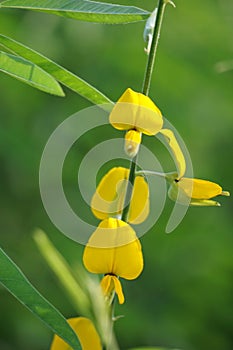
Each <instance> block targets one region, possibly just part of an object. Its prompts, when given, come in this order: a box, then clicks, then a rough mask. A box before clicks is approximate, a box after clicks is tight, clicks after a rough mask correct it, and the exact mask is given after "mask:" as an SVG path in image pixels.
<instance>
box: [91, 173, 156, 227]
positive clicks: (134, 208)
mask: <svg viewBox="0 0 233 350" xmlns="http://www.w3.org/2000/svg"><path fill="white" fill-rule="evenodd" d="M128 178H129V169H126V168H123V167H115V168H113V169H111V170H110V171H109V172H108V173H107V174H106V175H105V176H104V177H103V178H102V179H101V181H100V183H99V185H98V186H97V189H96V192H95V194H94V196H93V197H92V200H91V209H92V212H93V214H94V215H95V216H96V217H97V218H98V219H100V220H104V219H106V218H108V217H112V216H117V215H120V214H121V213H122V211H123V209H124V199H125V194H126V188H127V182H128ZM148 214H149V187H148V184H147V182H146V180H145V178H144V177H143V176H136V178H135V181H134V186H133V190H132V198H131V202H130V207H129V214H128V220H127V221H128V222H129V223H132V224H140V223H142V222H143V221H145V220H146V218H147V216H148Z"/></svg>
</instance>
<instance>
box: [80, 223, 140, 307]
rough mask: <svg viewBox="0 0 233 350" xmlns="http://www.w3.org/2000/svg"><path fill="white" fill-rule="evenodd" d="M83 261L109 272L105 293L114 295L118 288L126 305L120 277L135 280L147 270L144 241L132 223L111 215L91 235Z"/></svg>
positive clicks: (91, 267) (88, 266)
mask: <svg viewBox="0 0 233 350" xmlns="http://www.w3.org/2000/svg"><path fill="white" fill-rule="evenodd" d="M83 263H84V266H85V267H86V269H87V270H88V271H90V272H92V273H98V274H104V275H105V276H104V277H103V279H102V282H101V285H102V288H103V292H104V295H105V296H106V297H107V298H110V297H111V294H112V293H113V292H114V291H115V292H116V294H117V296H118V299H119V303H120V304H122V303H123V302H124V295H123V292H122V287H121V283H120V280H119V279H118V277H122V278H125V279H127V280H133V279H135V278H137V277H138V276H139V275H140V273H141V272H142V270H143V256H142V250H141V244H140V242H139V240H138V239H137V236H136V234H135V232H134V230H133V229H132V227H130V225H128V224H127V223H126V222H124V221H122V220H119V219H114V218H108V219H105V220H103V221H102V222H101V223H100V224H99V226H98V227H97V229H96V230H95V232H94V233H93V234H92V236H91V237H90V239H89V241H88V243H87V245H86V247H85V249H84V254H83Z"/></svg>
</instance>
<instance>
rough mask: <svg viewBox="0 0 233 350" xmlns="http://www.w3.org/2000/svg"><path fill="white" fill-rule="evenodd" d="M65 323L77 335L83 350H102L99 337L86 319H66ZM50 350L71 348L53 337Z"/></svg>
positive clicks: (69, 349)
mask: <svg viewBox="0 0 233 350" xmlns="http://www.w3.org/2000/svg"><path fill="white" fill-rule="evenodd" d="M67 322H68V323H69V324H70V326H71V327H72V328H73V330H74V331H75V333H76V334H77V336H78V338H79V341H80V343H81V346H82V349H83V350H92V349H95V350H102V346H101V342H100V337H99V335H98V333H97V331H96V329H95V327H94V325H93V323H92V322H91V321H90V320H89V319H88V318H85V317H75V318H70V319H68V320H67ZM50 350H72V348H71V347H70V346H69V345H68V344H67V343H65V342H64V340H62V339H61V338H60V337H58V336H57V335H55V336H54V338H53V342H52V344H51V347H50Z"/></svg>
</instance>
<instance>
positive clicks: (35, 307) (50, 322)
mask: <svg viewBox="0 0 233 350" xmlns="http://www.w3.org/2000/svg"><path fill="white" fill-rule="evenodd" d="M0 283H1V284H2V285H3V286H4V287H5V288H6V289H8V291H9V292H10V293H11V294H13V295H14V296H15V297H16V298H17V299H18V300H19V301H20V302H21V303H22V304H23V305H24V306H25V307H27V308H28V309H29V310H30V311H31V312H32V313H34V314H35V315H36V316H37V317H38V318H40V319H41V320H42V321H43V322H44V323H45V324H46V326H47V327H49V328H51V329H52V331H53V332H54V333H56V334H57V335H59V336H60V337H61V338H62V339H63V340H64V341H66V342H67V343H68V344H69V345H70V346H72V348H73V349H75V350H81V346H80V343H79V341H78V338H77V336H76V334H75V333H74V331H73V330H72V328H70V326H69V324H68V323H67V322H66V319H65V318H64V317H63V316H62V314H61V313H60V312H59V311H58V310H57V309H56V308H55V307H54V306H53V305H52V304H50V303H49V302H48V301H47V300H46V299H45V298H44V297H43V296H42V295H41V294H40V293H39V292H38V291H37V290H36V289H35V288H34V287H33V286H32V285H31V283H30V282H29V281H28V279H27V278H26V277H25V276H24V275H23V273H22V272H21V271H20V269H19V268H18V267H17V266H16V265H15V263H14V262H13V261H12V260H11V259H10V258H9V257H8V256H7V255H6V253H5V252H4V251H3V250H2V249H1V248H0Z"/></svg>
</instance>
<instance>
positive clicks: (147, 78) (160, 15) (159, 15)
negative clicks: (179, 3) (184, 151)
mask: <svg viewBox="0 0 233 350" xmlns="http://www.w3.org/2000/svg"><path fill="white" fill-rule="evenodd" d="M167 3H171V4H173V3H172V2H171V0H159V1H158V11H157V16H156V21H155V28H154V32H153V38H152V43H151V49H150V53H149V56H148V61H147V66H146V71H145V77H144V82H143V86H142V93H143V94H144V95H146V96H148V94H149V90H150V83H151V77H152V73H153V69H154V62H155V56H156V53H157V48H158V43H159V37H160V32H161V27H162V22H163V15H164V10H165V7H166V5H167ZM136 164H137V154H136V156H135V157H134V158H133V159H132V160H131V164H130V172H129V183H128V186H127V190H126V195H125V202H124V209H123V213H122V220H123V221H127V215H128V211H129V206H130V200H131V197H132V189H133V185H134V180H135V171H136Z"/></svg>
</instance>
